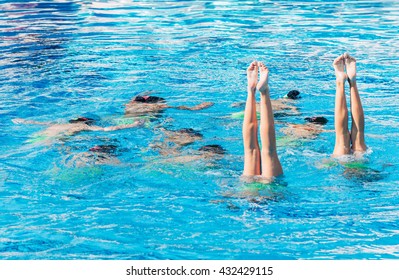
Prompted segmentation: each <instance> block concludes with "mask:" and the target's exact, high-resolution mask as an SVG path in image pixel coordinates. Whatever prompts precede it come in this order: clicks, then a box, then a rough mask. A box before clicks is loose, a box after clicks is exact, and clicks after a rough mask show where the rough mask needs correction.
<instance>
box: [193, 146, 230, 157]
mask: <svg viewBox="0 0 399 280" xmlns="http://www.w3.org/2000/svg"><path fill="white" fill-rule="evenodd" d="M199 151H203V152H211V153H214V154H219V155H224V154H225V152H226V150H225V149H223V147H222V146H220V145H217V144H216V145H206V146H202V147H201V148H199Z"/></svg>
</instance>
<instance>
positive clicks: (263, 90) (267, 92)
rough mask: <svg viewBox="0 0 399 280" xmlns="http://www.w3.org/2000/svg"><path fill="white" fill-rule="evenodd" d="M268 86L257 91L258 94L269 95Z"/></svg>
mask: <svg viewBox="0 0 399 280" xmlns="http://www.w3.org/2000/svg"><path fill="white" fill-rule="evenodd" d="M269 91H270V90H269V86H267V87H263V88H261V89H259V92H260V94H269Z"/></svg>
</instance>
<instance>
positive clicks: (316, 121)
mask: <svg viewBox="0 0 399 280" xmlns="http://www.w3.org/2000/svg"><path fill="white" fill-rule="evenodd" d="M305 121H307V122H310V123H314V124H320V125H325V124H327V122H328V120H327V119H326V118H325V117H307V118H305Z"/></svg>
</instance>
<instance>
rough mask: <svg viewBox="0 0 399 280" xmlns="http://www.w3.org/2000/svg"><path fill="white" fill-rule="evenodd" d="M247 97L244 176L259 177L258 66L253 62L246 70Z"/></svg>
mask: <svg viewBox="0 0 399 280" xmlns="http://www.w3.org/2000/svg"><path fill="white" fill-rule="evenodd" d="M247 79H248V88H247V90H248V96H247V102H246V105H245V113H244V123H243V126H242V136H243V139H244V172H243V175H244V176H254V175H260V174H261V173H260V151H259V143H258V121H257V118H256V100H255V92H256V83H257V81H258V65H257V62H256V61H254V62H252V63H251V65H249V67H248V69H247Z"/></svg>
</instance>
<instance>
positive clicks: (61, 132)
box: [12, 117, 142, 143]
mask: <svg viewBox="0 0 399 280" xmlns="http://www.w3.org/2000/svg"><path fill="white" fill-rule="evenodd" d="M12 121H13V122H14V123H15V124H34V125H45V126H48V127H47V128H46V129H45V130H43V131H40V132H39V133H37V134H36V135H35V139H37V140H36V141H34V142H35V143H36V142H48V143H50V142H51V140H55V139H62V138H63V137H68V136H73V135H75V134H77V133H79V132H83V131H115V130H121V129H127V128H132V127H137V126H139V125H141V124H142V122H141V121H135V122H133V123H131V124H126V125H117V126H108V127H101V126H96V125H94V124H95V120H94V119H92V118H87V117H79V118H76V119H72V120H69V122H68V123H63V124H54V123H48V122H37V121H30V120H25V119H13V120H12ZM31 142H33V141H31Z"/></svg>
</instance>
